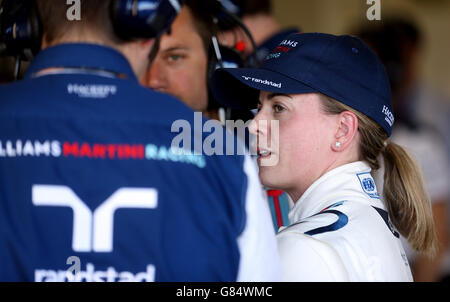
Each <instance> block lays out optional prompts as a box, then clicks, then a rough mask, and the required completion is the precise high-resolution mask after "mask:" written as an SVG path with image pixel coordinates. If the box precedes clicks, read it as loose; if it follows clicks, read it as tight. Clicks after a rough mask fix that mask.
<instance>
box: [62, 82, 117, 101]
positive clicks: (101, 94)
mask: <svg viewBox="0 0 450 302" xmlns="http://www.w3.org/2000/svg"><path fill="white" fill-rule="evenodd" d="M67 92H68V93H69V94H76V95H78V97H80V98H94V99H104V98H107V97H109V96H110V95H115V94H116V93H117V87H116V86H114V85H82V84H69V85H67Z"/></svg>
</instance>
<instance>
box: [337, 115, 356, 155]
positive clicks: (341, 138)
mask: <svg viewBox="0 0 450 302" xmlns="http://www.w3.org/2000/svg"><path fill="white" fill-rule="evenodd" d="M358 126H359V123H358V117H357V116H356V114H354V113H353V112H351V111H343V112H341V113H340V114H339V115H338V127H337V130H336V134H335V137H334V138H335V142H334V143H333V144H332V145H331V149H332V150H333V151H335V152H340V151H342V150H345V149H346V148H347V147H348V146H349V145H350V144H351V142H352V141H353V139H354V137H355V135H356V133H357V132H358Z"/></svg>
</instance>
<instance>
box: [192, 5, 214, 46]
mask: <svg viewBox="0 0 450 302" xmlns="http://www.w3.org/2000/svg"><path fill="white" fill-rule="evenodd" d="M205 1H211V0H185V1H184V5H185V6H186V7H188V8H189V11H190V13H191V14H192V20H193V22H194V27H195V29H196V31H197V33H198V34H199V36H200V38H201V39H202V42H203V47H204V49H205V52H206V53H208V51H209V47H210V45H211V38H212V37H213V36H215V35H216V34H217V31H218V29H217V26H216V24H215V23H214V16H213V15H212V13H210V12H208V10H205Z"/></svg>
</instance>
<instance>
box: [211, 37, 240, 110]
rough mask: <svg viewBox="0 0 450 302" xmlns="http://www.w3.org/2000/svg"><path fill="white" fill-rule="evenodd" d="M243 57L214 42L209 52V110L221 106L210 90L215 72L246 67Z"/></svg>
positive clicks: (235, 51)
mask: <svg viewBox="0 0 450 302" xmlns="http://www.w3.org/2000/svg"><path fill="white" fill-rule="evenodd" d="M245 66H246V64H245V60H244V59H243V56H242V55H241V54H240V53H239V52H238V51H237V50H235V49H233V48H230V47H226V46H224V45H219V44H216V45H215V43H214V42H213V41H212V42H211V44H210V47H209V51H208V66H207V83H208V109H218V108H220V107H221V105H220V104H219V103H218V102H217V101H216V100H215V99H214V96H213V94H212V92H211V90H210V89H209V87H211V85H210V81H211V78H212V75H213V73H214V71H216V69H218V68H239V67H245Z"/></svg>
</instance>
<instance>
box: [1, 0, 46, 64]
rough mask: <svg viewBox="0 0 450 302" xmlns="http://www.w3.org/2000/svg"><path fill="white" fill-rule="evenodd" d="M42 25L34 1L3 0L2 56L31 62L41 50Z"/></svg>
mask: <svg viewBox="0 0 450 302" xmlns="http://www.w3.org/2000/svg"><path fill="white" fill-rule="evenodd" d="M41 40H42V25H41V22H40V18H39V16H38V10H37V8H36V2H35V1H34V0H3V1H2V2H1V5H0V55H6V56H14V57H16V58H18V59H20V60H31V59H32V58H33V56H35V55H36V54H37V53H38V52H39V50H40V48H41Z"/></svg>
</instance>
